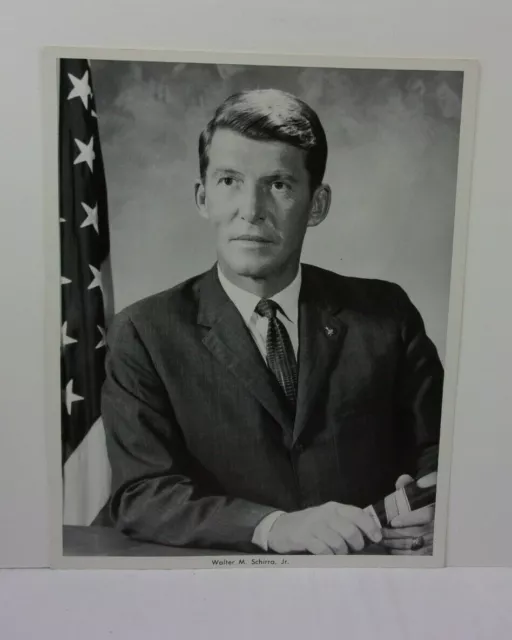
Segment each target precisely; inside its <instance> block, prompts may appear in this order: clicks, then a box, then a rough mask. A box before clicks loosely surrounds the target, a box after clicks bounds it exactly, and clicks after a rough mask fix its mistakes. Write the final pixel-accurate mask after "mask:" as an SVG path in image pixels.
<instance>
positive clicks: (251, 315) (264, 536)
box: [217, 267, 302, 551]
mask: <svg viewBox="0 0 512 640" xmlns="http://www.w3.org/2000/svg"><path fill="white" fill-rule="evenodd" d="M217 269H218V274H219V280H220V284H221V285H222V288H223V289H224V291H225V292H226V294H227V295H228V297H229V298H230V300H231V301H232V302H233V304H234V305H235V307H236V308H237V309H238V311H239V312H240V315H241V316H242V318H243V320H244V322H245V324H246V326H247V328H248V329H249V331H250V332H251V335H252V337H253V339H254V342H255V343H256V346H257V347H258V349H259V351H260V353H261V355H262V356H263V359H264V360H265V362H266V361H267V330H268V318H264V317H262V316H260V315H259V314H258V313H256V311H255V309H256V305H257V304H258V302H259V301H260V300H261V298H259V297H258V296H256V295H254V293H250V292H249V291H245V290H244V289H241V288H240V287H237V286H236V285H235V284H233V283H232V282H230V281H229V280H228V279H227V278H226V276H225V275H224V274H223V273H222V271H221V270H220V267H217ZM301 282H302V273H301V269H300V267H299V270H298V272H297V275H296V276H295V279H294V280H293V282H291V283H290V284H289V285H288V286H287V287H286V288H285V289H283V290H282V291H279V293H276V294H275V295H273V296H272V297H271V298H269V300H273V301H274V302H277V304H278V305H279V306H280V307H281V309H282V310H283V312H284V314H283V313H281V312H280V311H278V312H277V317H278V318H279V320H281V322H282V323H283V325H284V326H285V328H286V330H287V331H288V335H289V336H290V340H291V343H292V346H293V350H294V351H295V357H296V358H297V355H298V351H299V293H300V286H301ZM283 513H284V511H273V512H272V513H270V514H269V515H268V516H266V517H265V518H263V520H262V521H261V522H260V523H259V524H258V526H257V527H256V529H255V530H254V535H253V538H252V542H253V543H254V544H256V545H257V546H259V547H261V548H262V549H263V550H264V551H268V534H269V532H270V529H271V528H272V526H273V524H274V522H275V521H276V520H277V519H278V518H279V516H280V515H282V514H283Z"/></svg>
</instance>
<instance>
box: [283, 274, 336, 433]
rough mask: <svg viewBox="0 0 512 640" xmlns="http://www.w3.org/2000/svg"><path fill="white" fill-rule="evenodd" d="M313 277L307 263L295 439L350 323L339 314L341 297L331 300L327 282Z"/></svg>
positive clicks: (302, 293)
mask: <svg viewBox="0 0 512 640" xmlns="http://www.w3.org/2000/svg"><path fill="white" fill-rule="evenodd" d="M312 279H313V278H312V273H311V272H310V271H309V270H308V269H307V266H306V265H304V268H303V285H302V289H301V296H300V301H299V344H300V348H299V384H298V387H299V388H298V397H297V411H296V416H295V426H294V432H293V441H294V442H295V441H296V440H297V439H298V438H299V437H300V435H301V434H302V432H303V431H304V428H305V426H306V424H307V421H308V419H309V418H310V417H311V413H312V411H313V409H314V405H315V401H316V399H317V397H318V394H319V392H320V391H321V389H322V387H323V386H324V385H325V384H326V383H327V380H328V378H329V376H330V374H331V371H332V367H333V365H334V364H335V362H336V360H338V359H339V358H340V353H341V350H342V347H343V341H344V339H345V335H346V332H347V325H346V324H345V323H344V322H343V320H341V318H340V317H339V316H338V315H337V314H336V311H337V309H339V307H340V301H339V299H338V300H330V299H329V296H328V294H327V292H326V291H325V290H324V286H323V285H324V283H322V282H313V281H312ZM336 303H337V304H336Z"/></svg>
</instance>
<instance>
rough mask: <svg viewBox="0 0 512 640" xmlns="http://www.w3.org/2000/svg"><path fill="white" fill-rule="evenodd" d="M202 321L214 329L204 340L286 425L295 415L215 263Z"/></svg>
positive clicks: (203, 295) (204, 288) (204, 289)
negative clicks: (292, 414)
mask: <svg viewBox="0 0 512 640" xmlns="http://www.w3.org/2000/svg"><path fill="white" fill-rule="evenodd" d="M198 323H199V324H201V325H203V326H206V327H209V328H210V331H209V332H208V334H207V335H206V336H205V338H204V339H203V344H204V345H205V347H206V348H207V349H208V350H209V351H210V352H211V353H212V355H213V356H215V357H216V358H217V360H218V361H219V362H221V363H222V364H223V365H224V366H225V367H226V368H227V369H228V370H229V371H231V373H233V375H234V376H235V378H236V379H237V380H238V381H239V382H240V384H242V385H243V386H244V387H245V388H246V389H247V390H248V391H249V392H250V393H251V394H252V395H253V396H254V397H255V398H256V399H257V400H258V401H259V402H260V404H262V405H263V407H264V408H265V409H266V410H267V411H268V412H269V413H270V414H271V415H272V416H273V418H274V419H275V420H276V421H277V422H278V423H279V424H280V425H281V426H282V427H283V428H285V429H287V430H291V429H292V428H293V419H292V416H291V415H290V413H289V411H288V409H287V407H286V404H285V400H284V396H283V394H282V392H281V390H280V388H279V386H278V383H277V381H275V380H274V378H273V377H272V375H271V373H270V372H269V370H268V368H267V365H266V363H265V362H264V360H263V358H262V356H261V354H260V352H259V350H258V348H257V346H256V344H255V343H254V340H253V338H252V336H251V335H250V332H249V330H248V329H247V327H246V326H245V323H244V321H243V319H242V317H241V315H240V313H239V312H238V310H237V308H236V307H235V305H234V304H233V303H232V302H231V300H230V299H229V298H228V296H227V295H226V293H225V291H224V289H223V288H222V285H221V284H220V282H219V279H218V276H217V267H216V266H215V267H214V268H213V269H212V270H211V271H210V272H209V273H207V274H206V275H205V277H204V279H203V281H202V283H201V289H200V294H199V314H198Z"/></svg>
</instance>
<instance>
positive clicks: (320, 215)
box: [308, 184, 331, 227]
mask: <svg viewBox="0 0 512 640" xmlns="http://www.w3.org/2000/svg"><path fill="white" fill-rule="evenodd" d="M330 206H331V187H330V186H329V185H328V184H321V185H320V186H319V187H317V188H316V189H315V192H314V193H313V197H312V198H311V208H310V210H309V218H308V227H316V226H317V225H319V224H320V223H321V222H323V220H325V217H326V216H327V214H328V213H329V208H330Z"/></svg>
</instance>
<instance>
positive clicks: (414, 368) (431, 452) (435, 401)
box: [397, 289, 444, 477]
mask: <svg viewBox="0 0 512 640" xmlns="http://www.w3.org/2000/svg"><path fill="white" fill-rule="evenodd" d="M400 309H401V313H400V317H401V340H402V345H401V349H400V362H399V373H398V385H397V386H398V388H397V395H398V411H399V416H400V420H399V423H400V424H399V429H400V441H401V443H402V444H403V446H402V447H401V454H402V460H401V464H402V467H403V469H404V471H403V473H408V474H410V475H411V476H413V477H421V476H424V475H426V474H427V473H430V472H432V471H436V470H437V461H438V453H439V437H440V427H441V405H442V396H443V378H444V372H443V366H442V364H441V361H440V359H439V355H438V353H437V349H436V347H435V346H434V344H433V343H432V341H431V340H430V338H429V337H428V336H427V334H426V331H425V325H424V322H423V319H422V317H421V315H420V313H419V311H418V310H417V309H416V307H415V306H414V305H413V303H412V302H411V301H410V299H409V298H408V296H407V295H406V294H405V292H403V291H402V290H401V289H400Z"/></svg>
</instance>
